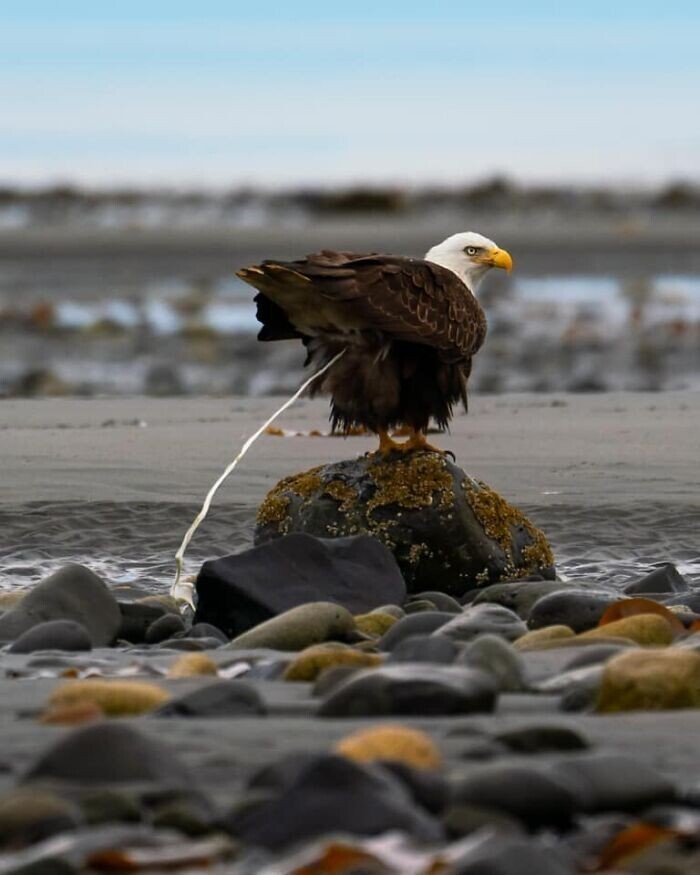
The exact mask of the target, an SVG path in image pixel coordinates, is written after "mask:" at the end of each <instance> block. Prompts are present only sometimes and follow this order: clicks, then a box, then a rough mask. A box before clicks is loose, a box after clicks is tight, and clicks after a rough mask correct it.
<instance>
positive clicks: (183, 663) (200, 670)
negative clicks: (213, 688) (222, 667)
mask: <svg viewBox="0 0 700 875" xmlns="http://www.w3.org/2000/svg"><path fill="white" fill-rule="evenodd" d="M216 673H217V667H216V663H215V662H214V660H213V659H212V658H211V657H210V656H207V655H206V653H196V652H194V653H183V654H182V656H179V657H178V658H177V659H176V660H175V662H174V663H173V664H172V665H171V666H170V668H169V669H168V677H169V678H192V677H200V676H201V675H216Z"/></svg>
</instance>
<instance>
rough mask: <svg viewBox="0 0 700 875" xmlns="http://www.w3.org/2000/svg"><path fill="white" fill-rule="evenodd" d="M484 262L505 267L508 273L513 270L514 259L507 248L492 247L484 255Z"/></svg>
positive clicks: (492, 265)
mask: <svg viewBox="0 0 700 875" xmlns="http://www.w3.org/2000/svg"><path fill="white" fill-rule="evenodd" d="M484 264H489V265H491V267H500V268H503V270H505V271H506V272H507V273H510V272H511V270H513V259H512V258H511V257H510V253H509V252H506V250H505V249H498V248H496V249H492V250H491V251H490V252H488V253H487V254H486V255H485V256H484Z"/></svg>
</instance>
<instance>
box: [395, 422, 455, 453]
mask: <svg viewBox="0 0 700 875" xmlns="http://www.w3.org/2000/svg"><path fill="white" fill-rule="evenodd" d="M401 449H402V450H423V451H424V452H426V453H441V454H444V453H445V450H441V449H440V447H435V446H433V445H432V444H429V443H428V439H427V438H426V436H425V433H424V432H422V431H416V429H414V428H412V429H411V430H410V432H409V438H408V440H407V441H406V443H405V444H404V445H403V446H402V447H401Z"/></svg>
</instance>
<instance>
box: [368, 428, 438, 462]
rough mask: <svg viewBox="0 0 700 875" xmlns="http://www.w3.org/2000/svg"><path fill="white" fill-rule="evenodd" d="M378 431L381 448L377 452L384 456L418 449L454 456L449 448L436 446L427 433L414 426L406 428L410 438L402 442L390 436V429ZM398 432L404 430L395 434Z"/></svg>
mask: <svg viewBox="0 0 700 875" xmlns="http://www.w3.org/2000/svg"><path fill="white" fill-rule="evenodd" d="M377 433H378V435H379V449H378V450H377V452H378V453H379V454H380V455H382V456H388V455H390V454H391V453H413V452H416V451H421V452H425V453H440V454H441V455H451V456H453V454H452V453H450V452H449V450H441V449H440V447H434V446H433V445H432V444H429V443H428V441H427V439H426V436H425V434H424V433H423V432H422V431H416V429H413V428H409V429H407V430H406V432H405V434H408V440H407V441H404V443H402V444H400V443H398V442H397V441H395V440H393V439H392V438H391V437H390V436H389V432H388V431H385V430H380V431H379V432H377ZM397 433H398V434H402V432H395V433H394V434H395V435H396V434H397ZM453 458H454V456H453Z"/></svg>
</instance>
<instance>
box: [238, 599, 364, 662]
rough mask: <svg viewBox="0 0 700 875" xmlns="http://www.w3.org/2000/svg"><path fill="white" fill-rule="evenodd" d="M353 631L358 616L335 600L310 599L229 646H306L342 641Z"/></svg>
mask: <svg viewBox="0 0 700 875" xmlns="http://www.w3.org/2000/svg"><path fill="white" fill-rule="evenodd" d="M354 631H355V619H354V617H353V616H352V614H351V613H350V611H348V610H347V609H346V608H344V607H342V606H341V605H336V604H333V603H332V602H310V603H309V604H306V605H299V607H297V608H292V609H291V610H289V611H285V612H284V613H283V614H280V615H279V616H277V617H273V618H272V619H271V620H266V621H265V622H264V623H261V624H260V625H259V626H255V627H254V628H253V629H249V630H248V631H247V632H244V633H243V634H242V635H239V636H238V637H237V638H234V639H233V641H231V642H230V644H227V645H226V648H227V649H230V650H240V649H241V648H252V649H255V648H259V647H268V648H270V649H272V650H303V649H304V648H305V647H310V646H311V645H312V644H321V643H322V642H324V641H331V640H340V641H342V640H344V639H347V637H348V636H349V635H351V634H352V633H353V632H354Z"/></svg>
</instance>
